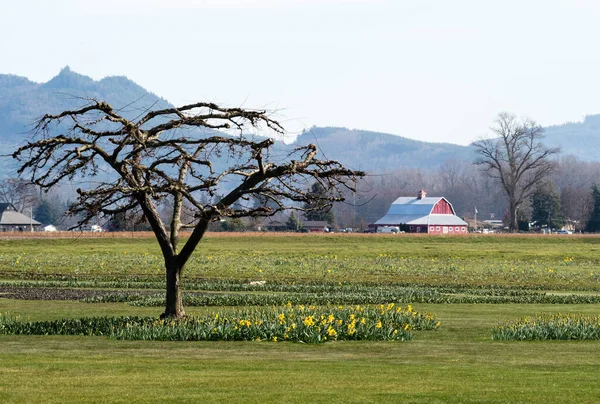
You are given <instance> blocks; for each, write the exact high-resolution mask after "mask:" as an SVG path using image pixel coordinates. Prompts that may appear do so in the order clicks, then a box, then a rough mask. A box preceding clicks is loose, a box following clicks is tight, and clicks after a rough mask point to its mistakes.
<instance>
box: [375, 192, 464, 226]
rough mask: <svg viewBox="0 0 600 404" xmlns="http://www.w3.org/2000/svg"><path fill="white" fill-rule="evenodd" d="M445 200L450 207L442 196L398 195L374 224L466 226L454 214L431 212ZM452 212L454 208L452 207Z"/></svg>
mask: <svg viewBox="0 0 600 404" xmlns="http://www.w3.org/2000/svg"><path fill="white" fill-rule="evenodd" d="M441 200H445V201H446V202H447V203H448V205H450V207H451V208H452V205H451V204H450V202H448V201H447V200H446V198H444V197H422V198H418V197H417V198H414V197H410V196H408V197H406V196H403V197H400V198H398V199H396V200H395V201H394V202H393V203H392V205H391V206H390V209H389V210H388V212H387V214H386V215H385V216H384V217H382V218H381V219H379V220H378V221H376V222H375V223H374V224H376V225H398V224H408V225H417V224H419V225H423V224H431V225H440V226H466V225H467V223H466V222H465V221H464V220H462V219H461V218H459V217H458V216H456V215H454V214H432V213H431V212H432V211H433V207H434V206H435V205H436V204H437V203H438V202H440V201H441ZM452 211H453V212H454V208H452Z"/></svg>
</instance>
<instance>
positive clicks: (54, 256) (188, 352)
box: [0, 234, 600, 403]
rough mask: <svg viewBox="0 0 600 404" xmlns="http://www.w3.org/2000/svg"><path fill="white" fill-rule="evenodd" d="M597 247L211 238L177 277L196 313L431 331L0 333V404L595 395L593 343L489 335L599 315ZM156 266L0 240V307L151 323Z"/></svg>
mask: <svg viewBox="0 0 600 404" xmlns="http://www.w3.org/2000/svg"><path fill="white" fill-rule="evenodd" d="M599 248H600V237H593V236H576V237H573V236H567V237H562V236H555V235H553V236H538V237H531V236H500V237H498V236H487V235H486V236H483V235H482V236H476V235H470V236H466V237H464V236H459V237H427V236H419V237H411V236H405V235H402V236H398V235H392V236H387V235H352V234H350V235H311V234H302V235H265V234H253V235H221V234H209V235H208V236H207V238H206V239H205V240H204V241H203V242H202V243H201V247H200V248H199V249H198V250H197V251H196V254H195V256H194V257H193V259H192V261H191V262H190V265H189V267H188V268H187V269H188V270H187V272H186V281H185V282H186V296H187V300H185V301H184V302H185V304H186V312H187V313H188V314H190V315H199V316H200V315H206V314H210V313H213V312H215V311H223V310H225V311H226V310H229V309H228V307H231V306H237V307H240V306H241V307H245V306H248V307H250V306H252V307H256V306H272V305H285V302H286V301H291V302H292V303H293V304H313V303H314V304H321V305H332V306H336V305H358V304H361V305H376V304H382V303H391V302H394V303H395V304H396V305H398V306H404V307H406V306H407V305H411V306H414V309H415V310H416V311H418V312H423V313H426V312H427V313H429V312H431V313H433V314H434V315H435V317H436V319H437V320H439V322H440V326H439V327H438V328H437V329H435V330H429V331H418V330H417V331H413V332H412V336H413V338H412V339H411V340H409V341H335V342H326V343H322V344H302V343H292V342H270V341H261V342H253V341H252V342H248V341H194V342H181V341H179V342H177V341H126V340H118V339H114V338H108V337H105V336H92V337H88V336H55V335H50V336H39V335H30V336H23V335H0V342H1V343H0V363H2V366H0V401H1V402H107V401H109V402H182V401H199V400H204V401H211V402H212V401H216V402H221V401H230V402H265V401H267V402H271V401H282V402H307V401H308V402H331V401H335V402H384V401H386V402H389V401H391V402H428V403H429V402H497V403H504V402H506V403H513V402H590V403H592V402H597V401H598V397H600V387H599V386H598V383H597V379H598V376H599V375H600V341H495V340H492V329H494V327H497V326H499V325H502V324H503V323H505V322H506V321H509V320H515V319H518V318H521V317H524V316H534V315H538V314H554V313H581V314H585V315H590V316H596V315H598V314H600V289H599V286H600V254H599V250H598V249H599ZM161 261H162V260H161V258H160V256H159V251H158V247H157V245H156V244H155V243H154V241H153V240H152V239H151V238H147V237H141V238H112V237H106V236H102V237H93V238H64V239H63V238H51V239H50V238H48V239H24V238H7V239H3V240H0V271H1V272H0V273H1V275H0V313H10V314H11V315H18V316H19V317H21V318H23V319H29V320H31V321H39V320H56V319H63V318H80V317H90V316H106V315H110V316H121V315H129V316H131V315H136V316H154V317H158V315H159V314H160V313H161V312H162V307H161V306H160V304H161V300H160V299H161V298H160V294H161V293H162V287H163V284H162V282H163V281H162V266H161V265H162V263H161ZM250 282H253V283H254V285H250ZM263 282H264V283H263ZM39 299H44V300H39Z"/></svg>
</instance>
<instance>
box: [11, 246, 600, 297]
mask: <svg viewBox="0 0 600 404" xmlns="http://www.w3.org/2000/svg"><path fill="white" fill-rule="evenodd" d="M163 265H164V260H163V259H162V258H161V257H160V256H158V255H153V254H147V253H145V254H140V253H131V254H128V253H127V251H122V252H113V253H91V254H86V256H85V259H83V260H82V259H81V257H79V256H75V255H70V254H60V255H57V254H36V253H31V252H29V253H25V252H24V253H23V254H20V255H13V254H0V268H2V269H3V270H5V271H4V276H6V277H8V276H10V277H12V278H13V279H18V278H21V279H28V278H33V277H39V276H44V275H47V274H62V275H63V276H68V275H71V276H78V277H90V276H102V275H106V274H111V275H113V276H115V277H119V276H122V277H131V276H135V277H155V278H157V279H160V278H161V277H162V276H163V274H164V267H163ZM599 265H600V261H599V260H598V259H597V258H594V257H592V256H584V257H574V256H561V257H555V256H547V255H544V254H540V255H538V256H536V257H535V258H533V257H531V258H528V259H523V260H521V259H514V260H511V259H497V260H489V259H486V258H485V257H467V258H465V257H459V256H456V257H453V256H434V257H432V258H425V257H404V256H401V255H397V254H381V253H380V254H376V253H367V254H365V255H364V256H351V257H347V256H346V257H338V256H337V255H335V254H323V255H310V254H309V255H302V256H300V255H282V256H277V255H272V254H250V253H247V254H243V253H242V252H237V253H222V254H219V255H218V256H210V255H204V256H203V255H198V256H194V257H193V258H192V259H191V260H190V262H189V263H188V264H187V266H186V273H187V274H188V275H189V276H190V277H196V276H203V277H206V278H223V277H227V278H234V279H256V280H269V281H273V280H276V281H279V282H288V283H291V282H292V281H300V282H301V283H308V282H316V281H322V282H325V283H338V282H341V283H364V282H370V283H380V284H384V283H387V282H398V281H400V282H404V283H411V284H415V283H423V284H432V279H433V280H434V283H443V284H449V285H469V286H471V287H472V286H482V285H489V284H490V283H493V284H497V285H505V286H508V285H513V286H515V285H518V286H520V287H529V288H545V289H571V290H572V289H593V288H597V287H598V284H599V283H600V273H598V270H597V268H598V266H599Z"/></svg>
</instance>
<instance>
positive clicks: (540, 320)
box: [492, 313, 600, 341]
mask: <svg viewBox="0 0 600 404" xmlns="http://www.w3.org/2000/svg"><path fill="white" fill-rule="evenodd" d="M492 339H494V340H499V341H508V340H516V341H532V340H598V339H600V315H598V316H587V315H583V314H560V313H559V314H552V315H539V316H535V317H523V318H521V319H518V320H513V321H509V322H507V323H506V324H504V325H502V326H499V327H496V328H494V329H493V330H492Z"/></svg>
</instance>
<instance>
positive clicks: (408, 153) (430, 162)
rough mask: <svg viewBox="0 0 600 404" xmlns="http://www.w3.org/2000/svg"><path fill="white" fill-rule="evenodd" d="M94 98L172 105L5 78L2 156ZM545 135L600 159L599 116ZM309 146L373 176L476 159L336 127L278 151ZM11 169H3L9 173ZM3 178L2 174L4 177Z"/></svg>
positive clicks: (0, 86) (73, 80)
mask: <svg viewBox="0 0 600 404" xmlns="http://www.w3.org/2000/svg"><path fill="white" fill-rule="evenodd" d="M90 98H96V99H99V100H104V101H106V102H108V103H109V104H111V105H113V107H115V108H117V109H120V112H121V113H122V114H123V115H124V116H125V117H126V118H129V119H134V118H135V117H137V116H139V115H140V114H141V113H143V112H144V111H145V110H147V109H148V108H170V107H173V105H172V104H170V103H169V102H168V101H167V100H165V99H163V98H161V97H159V96H158V95H156V94H153V93H151V92H148V91H147V90H145V89H144V88H143V87H141V86H139V85H138V84H137V83H135V82H134V81H132V80H131V79H129V78H127V77H125V76H107V77H104V78H102V79H101V80H94V79H92V78H91V77H88V76H85V75H82V74H79V73H77V72H74V71H73V70H71V68H70V67H69V66H66V67H64V68H63V69H61V71H60V72H59V73H58V75H56V76H55V77H53V78H52V79H50V80H48V81H47V82H45V83H36V82H34V81H31V80H29V79H28V78H26V77H22V76H18V75H14V74H0V150H2V152H0V155H2V154H9V153H7V152H10V150H12V149H14V147H16V145H18V144H21V143H23V141H24V140H25V136H26V135H27V133H28V132H29V131H30V130H31V128H32V126H31V125H32V123H34V122H35V121H36V119H38V118H39V117H40V116H42V115H44V114H46V113H58V112H61V111H63V110H66V109H73V108H78V107H80V106H81V104H82V103H83V100H85V99H90ZM133 104H135V105H133ZM545 134H546V139H545V143H546V145H547V146H551V147H561V149H562V153H563V154H573V155H575V156H577V157H578V158H579V159H580V160H584V161H600V156H599V155H597V153H596V150H600V115H588V116H586V117H585V119H584V121H583V122H577V123H575V122H568V123H564V124H561V125H553V126H549V127H547V128H545ZM307 143H316V144H317V146H318V147H319V149H320V153H321V156H322V157H324V158H328V159H333V160H338V161H340V162H342V163H343V164H345V165H348V166H349V167H352V168H355V169H361V170H365V171H369V172H390V171H393V170H396V169H400V168H421V169H430V168H437V167H439V166H440V165H442V164H444V163H445V162H446V161H448V160H461V161H472V160H473V151H472V148H471V147H470V146H462V145H457V144H453V143H434V142H427V141H422V140H417V139H411V138H407V137H403V136H398V135H395V134H389V133H383V132H375V131H369V130H364V129H348V128H345V127H334V126H330V127H328V126H325V127H316V126H315V127H312V128H310V129H307V130H305V131H303V132H302V133H301V134H300V135H298V136H297V138H296V140H295V141H294V143H292V144H289V145H284V144H283V142H278V143H277V150H279V151H285V150H289V149H290V148H293V147H295V145H298V144H307ZM2 166H6V164H2ZM0 170H2V167H0ZM6 170H7V169H6V168H5V167H4V171H5V173H4V175H6ZM2 174H3V173H2V172H0V176H1V175H2Z"/></svg>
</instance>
